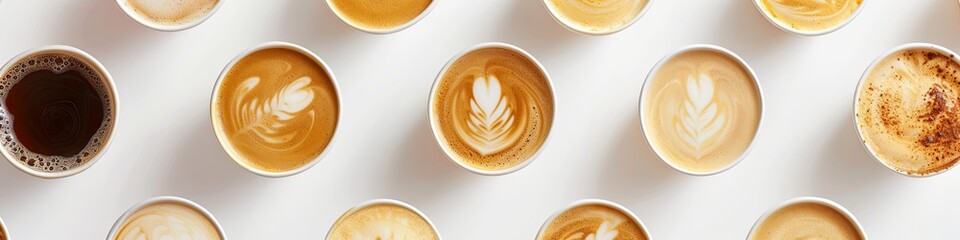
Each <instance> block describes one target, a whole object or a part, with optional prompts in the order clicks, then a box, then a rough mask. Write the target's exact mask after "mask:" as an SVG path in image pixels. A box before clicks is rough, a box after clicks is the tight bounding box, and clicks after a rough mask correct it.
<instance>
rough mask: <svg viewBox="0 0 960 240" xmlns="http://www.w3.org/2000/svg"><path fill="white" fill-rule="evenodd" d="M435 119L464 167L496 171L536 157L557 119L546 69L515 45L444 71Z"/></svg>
mask: <svg viewBox="0 0 960 240" xmlns="http://www.w3.org/2000/svg"><path fill="white" fill-rule="evenodd" d="M442 74H443V75H442V77H441V79H439V82H437V84H436V86H435V89H434V93H433V95H432V97H431V100H430V103H431V108H433V109H432V112H431V121H432V124H433V126H434V130H435V132H436V133H437V138H438V140H439V141H440V144H441V145H442V146H443V148H444V150H445V151H446V152H447V153H448V155H450V157H451V158H453V159H454V160H455V161H458V162H460V163H461V164H464V165H466V166H469V167H472V168H476V169H482V170H488V171H497V170H504V169H509V168H511V167H514V166H517V165H519V164H521V163H523V162H524V161H526V160H528V159H530V158H532V157H533V155H534V154H536V153H537V151H538V150H539V149H540V147H541V146H542V145H543V143H544V142H545V141H546V139H547V135H548V134H549V132H550V127H551V125H552V123H553V114H554V103H553V92H552V89H551V86H550V83H549V82H548V81H549V80H548V78H547V75H546V73H544V72H543V71H542V70H541V68H540V67H539V66H538V65H537V63H535V62H534V61H533V60H532V59H530V58H528V57H526V56H524V55H522V54H521V53H519V52H516V51H514V50H510V49H506V48H499V47H489V48H481V49H478V50H474V51H472V52H469V53H467V54H466V55H463V56H462V57H460V58H459V59H457V60H455V61H454V62H453V63H452V64H451V65H449V66H448V68H447V70H446V72H444V73H442Z"/></svg>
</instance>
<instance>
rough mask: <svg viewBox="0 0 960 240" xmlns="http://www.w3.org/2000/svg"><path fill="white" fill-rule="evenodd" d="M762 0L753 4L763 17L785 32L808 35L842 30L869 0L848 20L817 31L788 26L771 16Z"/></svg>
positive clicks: (819, 34)
mask: <svg viewBox="0 0 960 240" xmlns="http://www.w3.org/2000/svg"><path fill="white" fill-rule="evenodd" d="M760 1H764V0H753V5H754V6H756V7H757V10H759V11H760V15H763V17H764V18H766V19H767V21H769V22H770V23H771V24H773V25H774V26H776V27H777V28H779V29H780V30H783V31H784V32H789V33H793V34H797V35H800V36H807V37H813V36H821V35H826V34H828V33H832V32H836V31H837V30H840V29H841V28H843V27H845V26H847V24H850V22H853V19H854V18H857V16H859V15H860V12H861V11H863V6H864V5H866V2H867V0H864V2H863V3H861V4H860V6H857V10H856V11H854V12H853V14H852V15H850V17H848V18H847V19H846V20H843V22H841V23H840V24H837V25H835V26H833V27H830V28H826V29H822V30H817V31H803V30H798V29H794V28H792V27H790V26H787V24H786V23H783V22H781V21H780V20H778V19H776V18H774V17H773V16H770V13H769V12H767V10H766V9H764V8H763V5H762V3H760Z"/></svg>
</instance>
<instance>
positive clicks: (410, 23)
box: [325, 0, 440, 35]
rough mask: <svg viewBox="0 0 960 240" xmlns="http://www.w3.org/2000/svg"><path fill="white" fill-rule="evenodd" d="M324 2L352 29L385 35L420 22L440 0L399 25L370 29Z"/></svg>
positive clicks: (431, 2)
mask: <svg viewBox="0 0 960 240" xmlns="http://www.w3.org/2000/svg"><path fill="white" fill-rule="evenodd" d="M325 2H326V3H327V8H329V9H330V11H331V12H333V15H336V16H337V19H340V21H342V22H343V23H345V24H347V26H350V27H352V28H353V29H356V30H359V31H361V32H365V33H369V34H374V35H387V34H391V33H396V32H399V31H403V30H404V29H407V28H410V27H411V26H413V25H414V24H417V23H418V22H420V20H422V19H423V18H425V17H426V16H427V15H428V14H430V11H431V10H433V8H434V7H435V6H436V5H437V3H438V2H440V0H431V1H430V5H427V8H426V9H424V10H423V12H421V13H420V15H417V17H415V18H413V19H411V20H410V21H407V22H406V23H404V24H401V25H399V26H396V27H392V28H387V29H371V28H364V27H361V26H360V25H357V24H356V23H353V22H351V21H350V20H348V19H347V18H346V17H344V16H343V15H342V14H340V12H339V11H338V10H337V9H336V8H335V7H333V4H332V3H330V0H325Z"/></svg>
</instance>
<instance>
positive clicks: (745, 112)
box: [641, 50, 761, 173]
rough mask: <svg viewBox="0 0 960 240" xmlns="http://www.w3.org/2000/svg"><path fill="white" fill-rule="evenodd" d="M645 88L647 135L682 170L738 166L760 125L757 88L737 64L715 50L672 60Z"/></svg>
mask: <svg viewBox="0 0 960 240" xmlns="http://www.w3.org/2000/svg"><path fill="white" fill-rule="evenodd" d="M662 64H663V65H662V66H661V67H660V68H659V70H657V72H656V73H654V75H653V77H652V78H651V79H650V80H648V81H651V82H650V83H647V86H645V89H644V91H645V92H644V94H643V101H642V102H643V104H642V106H641V107H642V111H644V114H643V123H644V126H643V127H644V131H645V132H646V133H647V136H648V139H647V140H648V141H649V142H650V144H651V146H653V148H654V149H655V150H656V152H657V153H658V154H659V155H660V156H661V157H662V158H663V159H664V160H666V161H669V162H672V163H673V165H675V166H676V167H678V168H681V169H684V170H687V171H691V172H697V173H707V172H713V171H717V170H719V169H722V168H724V167H726V166H729V165H731V164H733V163H735V162H736V161H737V160H738V159H739V158H740V157H741V156H742V155H743V154H744V153H745V152H746V150H747V148H748V147H749V146H750V144H751V143H752V142H753V138H754V135H755V134H756V132H757V128H758V127H759V124H760V113H761V99H760V93H759V87H758V86H757V85H756V82H755V81H754V79H753V77H752V75H751V74H750V72H749V70H747V68H746V67H745V66H744V65H742V64H741V63H740V62H739V61H738V60H736V59H735V58H732V57H731V56H727V55H726V54H723V53H721V52H717V51H714V50H693V51H689V52H685V53H682V54H679V55H677V56H673V57H672V58H670V59H668V60H666V62H665V63H662Z"/></svg>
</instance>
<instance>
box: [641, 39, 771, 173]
mask: <svg viewBox="0 0 960 240" xmlns="http://www.w3.org/2000/svg"><path fill="white" fill-rule="evenodd" d="M691 51H713V52H718V53H721V54H724V55H726V56H728V57H730V58H732V59H734V60H736V61H737V62H738V63H740V65H742V66H743V67H744V69H746V70H747V72H748V73H749V74H750V77H751V78H753V79H752V81H753V84H754V86H755V87H756V89H757V95H758V97H759V98H760V99H759V100H760V119H759V120H758V121H757V127H756V129H757V130H756V131H755V132H754V133H753V138H752V139H751V140H750V145H747V148H746V149H745V150H744V151H743V153H742V154H740V156H739V157H737V160H735V161H733V162H731V163H729V164H727V165H726V166H724V167H722V168H720V169H717V170H713V171H709V172H694V171H690V170H688V169H684V168H682V167H680V166H677V165H676V164H674V163H673V162H672V161H671V160H668V159H666V158H665V157H664V156H663V154H661V153H660V151H658V150H657V149H656V148H655V147H654V146H653V145H654V144H653V142H651V140H650V136H649V134H648V131H647V129H646V124H644V120H643V119H644V116H645V115H646V114H645V113H644V111H643V106H644V98H643V96H644V95H646V92H647V91H648V90H649V85H650V82H652V79H653V78H654V76H656V74H657V73H658V72H659V71H660V69H661V68H662V67H663V66H664V65H665V64H666V63H667V62H669V61H670V60H672V59H673V58H675V57H677V56H679V55H680V54H683V53H687V52H691ZM637 108H638V112H639V117H640V131H641V132H643V136H644V137H646V138H647V141H646V142H647V147H649V148H650V150H651V151H652V152H653V153H654V155H656V156H657V158H658V159H660V161H662V162H663V163H666V164H667V166H670V168H673V170H676V171H677V172H680V173H683V174H686V175H690V176H711V175H716V174H719V173H722V172H725V171H727V170H730V169H731V168H733V167H734V166H736V165H737V164H740V162H742V161H743V159H745V158H746V157H747V155H749V154H750V151H752V150H753V147H754V146H755V145H756V143H757V137H758V136H759V135H760V131H761V129H763V122H764V116H763V115H764V112H766V103H765V100H764V97H763V88H762V87H761V86H760V79H759V77H757V73H756V72H754V71H753V67H751V66H750V65H749V64H747V61H745V60H743V58H741V57H740V56H739V55H737V54H736V53H734V52H732V51H730V50H727V49H726V48H723V47H720V46H716V45H710V44H694V45H688V46H685V47H682V48H680V49H678V50H676V51H674V52H673V53H670V54H667V55H666V56H664V57H663V58H661V59H660V61H659V62H657V64H656V65H654V66H653V68H652V69H651V70H650V72H648V73H647V77H646V79H645V80H644V82H643V87H642V88H641V89H640V100H639V101H638V106H637Z"/></svg>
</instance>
